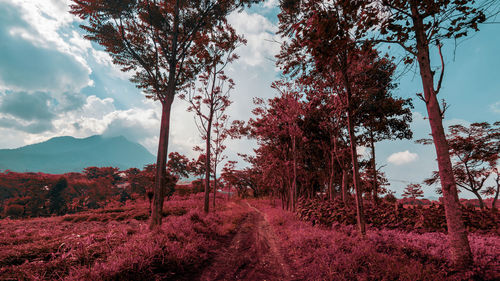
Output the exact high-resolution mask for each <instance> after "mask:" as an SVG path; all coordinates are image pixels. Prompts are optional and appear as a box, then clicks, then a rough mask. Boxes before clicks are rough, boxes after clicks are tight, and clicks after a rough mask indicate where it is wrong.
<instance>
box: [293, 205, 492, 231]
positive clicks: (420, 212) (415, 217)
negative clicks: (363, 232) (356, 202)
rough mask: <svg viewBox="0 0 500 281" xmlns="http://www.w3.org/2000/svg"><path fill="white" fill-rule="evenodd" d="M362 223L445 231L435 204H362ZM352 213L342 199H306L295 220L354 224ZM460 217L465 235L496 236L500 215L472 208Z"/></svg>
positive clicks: (442, 215) (439, 208)
mask: <svg viewBox="0 0 500 281" xmlns="http://www.w3.org/2000/svg"><path fill="white" fill-rule="evenodd" d="M365 206H366V208H365V211H366V222H367V224H368V225H371V226H372V227H375V228H377V229H398V230H403V231H414V232H417V233H424V232H444V233H446V232H447V228H446V219H445V213H444V207H443V205H442V204H439V203H431V204H429V205H419V204H416V205H403V204H401V203H399V202H396V203H388V202H380V204H372V203H371V202H368V201H365ZM355 212H356V210H355V209H354V207H353V206H352V204H350V205H345V204H344V203H343V202H342V200H340V199H336V200H333V201H322V200H318V199H308V200H304V201H301V202H300V203H299V207H298V208H297V214H298V216H299V218H301V219H302V220H305V221H310V222H312V224H313V225H315V224H318V225H324V226H328V227H331V226H332V225H353V224H356V219H355V218H356V216H355ZM462 214H463V220H464V223H465V226H466V228H467V231H469V232H479V233H496V234H500V233H499V231H500V229H499V228H498V227H499V225H500V214H498V213H492V212H490V211H484V210H477V209H476V208H475V207H474V206H463V207H462Z"/></svg>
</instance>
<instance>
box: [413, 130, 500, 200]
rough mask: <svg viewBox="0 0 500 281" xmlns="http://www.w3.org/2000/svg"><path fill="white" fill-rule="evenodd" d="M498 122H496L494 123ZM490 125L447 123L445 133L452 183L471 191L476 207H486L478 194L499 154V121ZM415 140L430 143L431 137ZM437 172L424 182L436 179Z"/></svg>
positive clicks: (430, 182) (437, 180)
mask: <svg viewBox="0 0 500 281" xmlns="http://www.w3.org/2000/svg"><path fill="white" fill-rule="evenodd" d="M497 123H498V122H497ZM497 123H495V124H496V126H495V124H494V125H493V126H491V125H490V124H489V123H487V122H482V123H473V124H470V126H464V125H453V126H450V127H449V128H448V129H449V134H447V135H446V139H447V140H448V144H449V147H450V156H451V159H452V161H453V175H454V177H455V181H456V184H457V185H458V186H459V187H461V188H463V189H465V190H467V191H469V192H472V193H473V194H474V195H475V196H476V197H477V199H478V200H479V207H481V209H484V208H485V207H486V206H485V204H484V202H483V198H482V197H481V193H483V191H484V190H482V189H483V187H484V184H485V182H486V180H487V179H488V178H489V177H490V174H492V172H494V169H495V166H496V163H497V161H498V159H499V156H498V154H499V153H500V134H498V132H499V131H500V126H498V125H499V124H500V123H498V124H497ZM418 142H419V143H423V144H432V140H431V139H422V140H418ZM439 181H440V178H439V173H437V172H434V173H433V175H432V177H431V178H429V179H426V180H425V183H426V184H429V185H431V184H434V183H436V182H439Z"/></svg>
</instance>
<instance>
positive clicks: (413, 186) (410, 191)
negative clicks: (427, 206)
mask: <svg viewBox="0 0 500 281" xmlns="http://www.w3.org/2000/svg"><path fill="white" fill-rule="evenodd" d="M402 195H403V197H404V198H407V197H409V198H411V199H417V198H418V197H424V192H423V191H422V186H421V185H420V184H418V183H410V184H409V185H407V186H406V188H405V191H404V192H403V194H402Z"/></svg>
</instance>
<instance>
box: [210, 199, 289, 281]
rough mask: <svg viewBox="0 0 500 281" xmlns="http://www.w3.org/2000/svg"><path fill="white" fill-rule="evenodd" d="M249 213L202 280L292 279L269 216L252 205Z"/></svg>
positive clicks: (245, 204)
mask: <svg viewBox="0 0 500 281" xmlns="http://www.w3.org/2000/svg"><path fill="white" fill-rule="evenodd" d="M240 204H241V205H242V206H244V207H245V208H248V213H247V214H246V216H245V218H244V219H243V220H242V221H241V223H240V224H239V227H238V229H237V232H236V234H235V235H234V237H233V239H232V241H231V243H230V244H229V246H228V247H225V248H223V249H220V250H219V253H218V255H217V256H216V257H215V258H214V260H213V262H212V263H211V264H210V265H208V266H207V267H206V268H205V269H204V270H203V272H202V274H201V277H200V280H203V281H208V280H291V279H293V275H290V270H289V267H288V265H287V264H286V263H285V261H284V259H283V256H282V255H281V253H280V250H279V248H278V246H277V239H276V236H275V235H274V232H273V230H272V227H271V226H270V224H269V222H268V221H267V219H266V216H265V215H264V214H263V213H261V212H260V211H259V210H258V209H256V208H254V207H252V206H251V205H250V204H249V203H248V202H244V201H243V202H240Z"/></svg>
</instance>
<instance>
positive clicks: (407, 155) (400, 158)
mask: <svg viewBox="0 0 500 281" xmlns="http://www.w3.org/2000/svg"><path fill="white" fill-rule="evenodd" d="M417 159H418V154H416V153H412V152H410V151H408V150H405V151H401V152H396V153H393V154H391V155H390V156H389V157H388V158H387V161H388V162H389V163H392V164H394V165H403V164H408V163H411V162H414V161H416V160H417Z"/></svg>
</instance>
